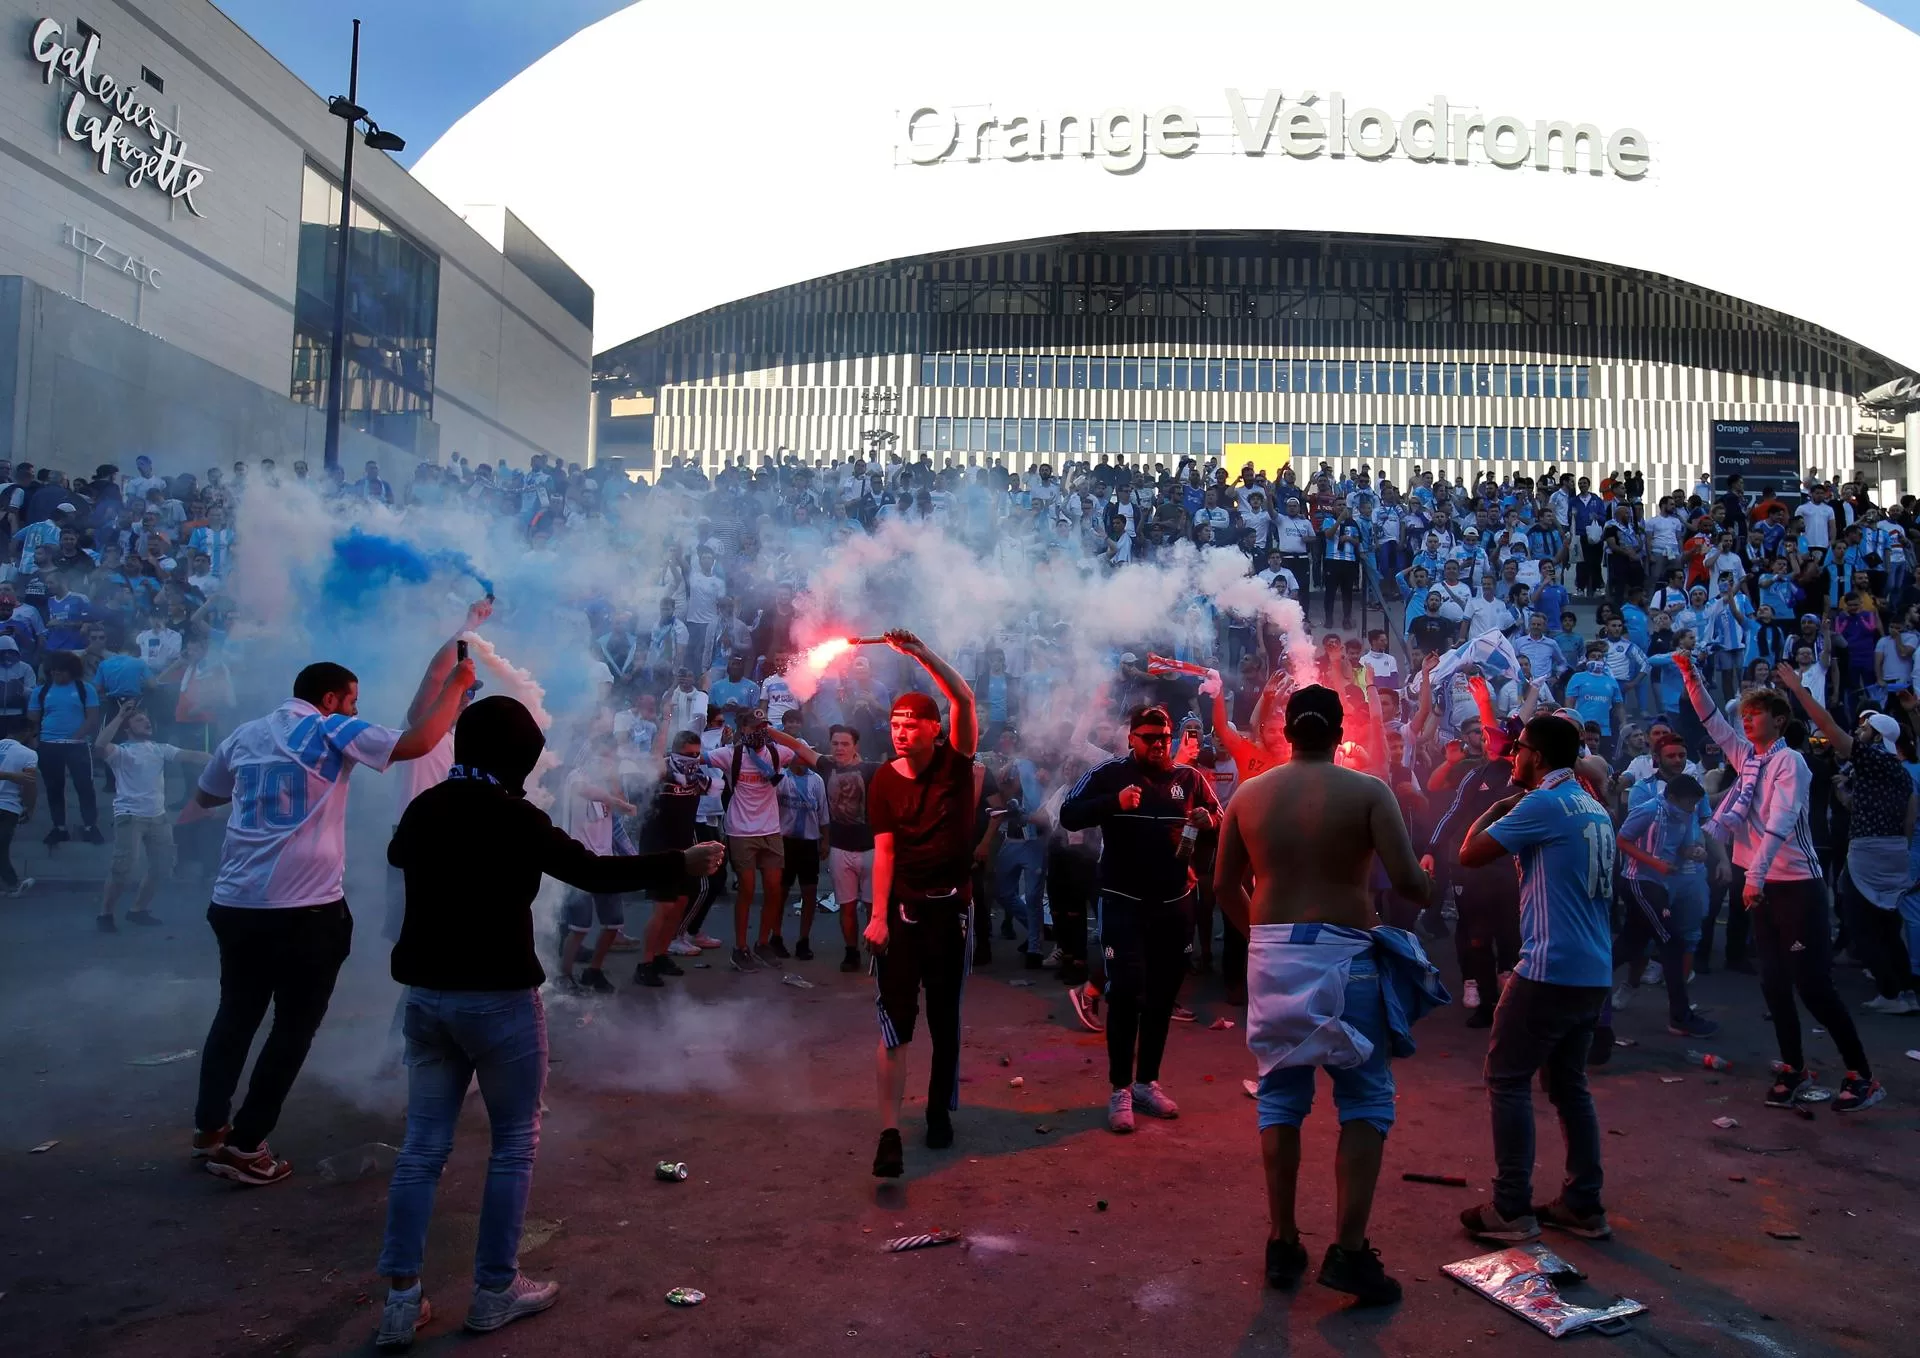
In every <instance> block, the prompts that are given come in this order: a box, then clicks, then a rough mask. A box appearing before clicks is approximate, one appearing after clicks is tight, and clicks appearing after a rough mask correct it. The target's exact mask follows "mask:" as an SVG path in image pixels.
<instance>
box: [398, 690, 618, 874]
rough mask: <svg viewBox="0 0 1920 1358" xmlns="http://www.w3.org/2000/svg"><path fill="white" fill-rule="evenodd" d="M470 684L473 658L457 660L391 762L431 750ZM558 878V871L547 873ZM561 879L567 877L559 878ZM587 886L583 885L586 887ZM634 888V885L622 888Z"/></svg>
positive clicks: (454, 717) (403, 736)
mask: <svg viewBox="0 0 1920 1358" xmlns="http://www.w3.org/2000/svg"><path fill="white" fill-rule="evenodd" d="M472 687H473V661H471V660H456V661H455V662H454V665H453V668H452V669H451V670H450V671H448V673H447V677H446V679H445V680H443V681H442V682H441V685H440V692H439V693H438V694H436V695H435V696H434V699H433V702H432V703H431V704H430V705H429V706H428V708H427V710H426V711H425V712H424V713H423V714H422V715H421V716H420V718H419V719H418V720H416V721H414V722H412V723H410V724H409V725H408V727H407V729H406V730H405V731H404V732H402V733H401V736H400V739H399V740H398V741H397V742H396V743H395V744H394V747H393V759H392V762H393V763H396V764H398V763H402V762H404V761H406V760H409V759H418V758H420V757H421V756H422V755H424V754H427V753H429V752H430V751H432V749H433V748H434V746H436V745H438V744H439V743H440V742H441V741H442V740H443V739H445V738H446V734H447V732H449V731H451V730H452V729H453V723H454V722H455V721H456V720H458V719H459V716H460V699H461V698H462V697H463V696H464V695H465V694H466V691H467V690H468V689H469V688H472ZM550 875H552V876H555V877H558V876H559V874H558V873H552V874H550ZM561 880H562V881H565V880H566V879H565V878H564V877H563V878H561ZM585 889H586V888H582V890H585ZM622 889H624V890H637V888H631V887H629V888H622Z"/></svg>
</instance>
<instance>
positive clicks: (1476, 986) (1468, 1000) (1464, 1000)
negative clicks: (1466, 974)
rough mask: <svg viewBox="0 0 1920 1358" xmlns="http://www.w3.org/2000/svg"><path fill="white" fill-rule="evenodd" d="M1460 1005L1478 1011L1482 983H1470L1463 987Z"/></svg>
mask: <svg viewBox="0 0 1920 1358" xmlns="http://www.w3.org/2000/svg"><path fill="white" fill-rule="evenodd" d="M1460 1003H1461V1004H1463V1005H1465V1006H1466V1007H1467V1008H1469V1009H1478V1008H1479V1007H1480V983H1479V982H1478V981H1468V982H1467V983H1466V985H1464V986H1462V987H1461V989H1460Z"/></svg>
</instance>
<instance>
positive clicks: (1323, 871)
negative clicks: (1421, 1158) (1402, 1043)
mask: <svg viewBox="0 0 1920 1358" xmlns="http://www.w3.org/2000/svg"><path fill="white" fill-rule="evenodd" d="M1341 725H1342V712H1341V706H1340V699H1339V697H1338V696H1337V695H1336V694H1335V693H1334V692H1333V691H1332V690H1331V689H1327V688H1322V687H1321V686H1319V685H1317V684H1315V685H1310V686H1309V687H1306V688H1302V689H1299V690H1296V691H1295V692H1294V694H1293V695H1292V697H1290V698H1289V699H1288V700H1287V726H1286V738H1287V741H1288V743H1289V745H1290V746H1291V747H1292V752H1293V757H1292V761H1291V762H1290V763H1287V764H1284V765H1282V766H1280V767H1279V768H1275V769H1271V770H1269V771H1268V772H1266V773H1263V774H1261V775H1260V776H1259V777H1257V778H1254V779H1251V780H1249V781H1248V782H1245V783H1243V784H1241V785H1240V787H1239V788H1238V789H1237V790H1236V791H1235V793H1234V796H1233V800H1232V801H1230V802H1228V803H1227V811H1226V820H1225V824H1224V825H1223V826H1222V828H1221V832H1220V854H1219V861H1218V863H1217V865H1216V867H1215V872H1214V892H1215V894H1216V896H1217V897H1218V899H1219V902H1220V908H1221V910H1222V912H1223V913H1224V914H1225V915H1226V917H1227V919H1228V920H1230V921H1232V922H1233V923H1234V925H1235V926H1236V927H1238V928H1240V929H1243V930H1248V932H1249V938H1250V955H1249V960H1248V967H1247V972H1248V977H1247V981H1248V999H1249V1005H1248V1009H1247V1044H1248V1046H1249V1047H1251V1048H1253V1050H1254V1052H1255V1054H1256V1056H1258V1057H1259V1058H1260V1062H1261V1065H1262V1068H1263V1069H1262V1074H1261V1079H1260V1089H1259V1094H1258V1096H1257V1097H1258V1100H1259V1105H1260V1155H1261V1159H1262V1161H1263V1163H1264V1164H1265V1167H1266V1175H1267V1208H1268V1213H1269V1216H1270V1227H1269V1230H1268V1235H1267V1281H1268V1282H1269V1283H1270V1284H1272V1285H1273V1286H1275V1287H1289V1286H1292V1285H1293V1283H1294V1282H1296V1281H1297V1280H1298V1279H1299V1278H1300V1276H1301V1275H1302V1274H1303V1273H1304V1272H1305V1271H1306V1267H1307V1253H1306V1250H1305V1248H1304V1247H1303V1246H1302V1245H1301V1243H1300V1228H1299V1226H1298V1224H1297V1223H1296V1222H1295V1220H1294V1189H1295V1180H1296V1178H1297V1177H1298V1175H1299V1171H1300V1124H1301V1123H1302V1122H1303V1121H1305V1119H1306V1115H1307V1112H1308V1111H1309V1110H1310V1109H1311V1108H1312V1106H1313V1086H1314V1078H1313V1068H1314V1066H1315V1065H1321V1064H1324V1065H1325V1066H1326V1068H1327V1074H1328V1075H1329V1076H1330V1077H1331V1078H1332V1080H1333V1097H1334V1103H1335V1104H1336V1106H1337V1107H1338V1108H1339V1111H1340V1148H1339V1152H1338V1155H1337V1157H1336V1159H1335V1163H1334V1178H1335V1182H1336V1184H1337V1185H1338V1199H1337V1214H1338V1218H1339V1220H1338V1228H1339V1234H1338V1238H1337V1239H1336V1240H1335V1242H1334V1243H1333V1244H1331V1245H1329V1246H1328V1247H1327V1255H1326V1259H1325V1261H1324V1262H1323V1263H1322V1264H1321V1267H1320V1275H1319V1281H1320V1282H1321V1283H1322V1284H1323V1285H1324V1286H1327V1287H1331V1288H1333V1289H1335V1290H1336V1291H1341V1292H1348V1293H1351V1294H1353V1295H1354V1296H1355V1297H1358V1298H1359V1299H1360V1304H1361V1305H1363V1306H1384V1305H1389V1304H1391V1303H1393V1302H1395V1301H1398V1300H1399V1299H1400V1284H1399V1283H1397V1282H1395V1281H1394V1280H1393V1279H1392V1278H1389V1277H1388V1276H1387V1275H1386V1273H1385V1271H1384V1270H1383V1269H1382V1268H1381V1266H1380V1256H1379V1254H1378V1252H1377V1251H1375V1250H1374V1249H1373V1248H1372V1247H1371V1246H1370V1245H1369V1244H1368V1243H1367V1218H1368V1215H1369V1214H1370V1213H1371V1211H1372V1209H1373V1191H1374V1185H1375V1183H1376V1182H1377V1181H1378V1179H1379V1177H1380V1160H1381V1155H1382V1152H1383V1151H1384V1150H1385V1147H1386V1138H1387V1131H1388V1129H1389V1128H1391V1127H1392V1126H1393V1111H1394V1110H1393V1073H1392V1071H1391V1069H1390V1068H1389V1066H1388V1049H1389V1045H1390V1044H1389V1037H1388V1032H1387V1021H1386V1004H1385V999H1384V997H1383V994H1382V989H1381V985H1382V982H1381V977H1380V972H1379V966H1378V964H1377V963H1376V961H1375V958H1376V952H1375V940H1374V936H1373V935H1371V934H1370V933H1368V932H1367V931H1368V930H1370V929H1371V928H1372V927H1373V926H1374V924H1375V923H1377V921H1376V919H1375V916H1374V908H1373V893H1372V891H1371V889H1370V886H1371V881H1370V878H1371V872H1372V866H1373V857H1374V855H1375V854H1376V853H1377V854H1378V855H1379V856H1380V861H1381V863H1382V864H1383V865H1384V866H1385V868H1386V871H1387V877H1388V879H1389V880H1390V881H1391V883H1392V885H1393V888H1394V890H1395V891H1398V892H1399V893H1400V894H1401V895H1402V896H1404V897H1405V898H1406V899H1407V900H1409V901H1414V902H1418V903H1420V904H1422V905H1424V904H1425V903H1426V901H1427V898H1428V895H1429V893H1430V891H1431V889H1432V884H1431V882H1430V880H1429V879H1428V877H1427V874H1426V873H1425V872H1423V871H1422V870H1421V868H1420V864H1419V862H1418V861H1417V860H1416V859H1415V857H1414V852H1413V842H1412V840H1411V839H1410V838H1409V837H1408V835H1407V827H1406V822H1405V821H1404V820H1402V819H1401V816H1400V808H1399V805H1398V804H1397V803H1396V802H1395V801H1394V798H1393V794H1392V793H1391V792H1390V791H1389V790H1388V788H1387V785H1386V784H1385V783H1383V782H1381V781H1380V780H1379V779H1377V778H1374V777H1371V776H1370V775H1367V774H1364V773H1357V772H1354V771H1353V770H1351V769H1343V768H1339V767H1337V766H1336V765H1335V763H1334V759H1333V756H1334V751H1335V749H1336V748H1337V747H1338V746H1339V744H1340V741H1341ZM1302 844H1310V845H1312V846H1314V847H1313V851H1312V852H1311V853H1306V854H1302V853H1300V852H1299V849H1298V846H1300V845H1302ZM1249 878H1251V879H1252V884H1253V890H1252V893H1251V899H1250V898H1249V892H1248V879H1249ZM1309 924H1312V925H1320V926H1323V927H1321V928H1318V929H1296V927H1295V926H1298V925H1309ZM1343 986H1344V991H1342V989H1341V987H1343ZM1343 994H1344V1001H1343V999H1342V995H1343ZM1309 1001H1312V1005H1313V1008H1314V1010H1315V1012H1317V1013H1320V1014H1323V1015H1324V1014H1328V1013H1335V1014H1341V1015H1342V1018H1343V1031H1344V1036H1340V1035H1329V1034H1327V1033H1324V1032H1321V1033H1316V1031H1315V1030H1316V1028H1317V1027H1318V1020H1315V1019H1312V1018H1311V1017H1310V1016H1308V1015H1307V1013H1306V1009H1307V1006H1308V1003H1309ZM1343 1002H1344V1010H1342V1008H1341V1005H1342V1003H1343ZM1356 1038H1357V1039H1363V1041H1355V1040H1354V1039H1356ZM1363 1046H1364V1047H1365V1048H1366V1050H1365V1052H1364V1053H1362V1051H1361V1048H1362V1047H1363ZM1343 1062H1344V1064H1342V1063H1343Z"/></svg>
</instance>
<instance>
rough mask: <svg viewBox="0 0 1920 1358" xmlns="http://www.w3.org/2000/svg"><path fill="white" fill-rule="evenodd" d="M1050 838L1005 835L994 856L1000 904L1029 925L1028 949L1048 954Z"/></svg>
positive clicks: (1041, 955)
mask: <svg viewBox="0 0 1920 1358" xmlns="http://www.w3.org/2000/svg"><path fill="white" fill-rule="evenodd" d="M1046 880H1047V842H1046V841H1045V840H1044V839H1005V840H1002V841H1001V842H1000V850H999V852H998V853H997V854H995V855H994V859H993V894H994V896H995V897H996V898H997V899H998V900H999V902H1000V908H1001V909H1002V910H1005V911H1006V912H1007V913H1008V914H1009V915H1012V916H1013V917H1014V918H1016V919H1018V920H1020V921H1021V923H1023V924H1025V925H1026V926H1027V943H1026V947H1025V949H1024V951H1026V952H1030V953H1033V954H1035V955H1037V956H1040V957H1045V956H1046V955H1047V943H1046V938H1047V930H1046V916H1045V911H1046V903H1045V902H1046V897H1045V893H1044V892H1043V891H1042V888H1043V887H1044V886H1045V884H1046Z"/></svg>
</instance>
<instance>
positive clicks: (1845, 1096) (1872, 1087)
mask: <svg viewBox="0 0 1920 1358" xmlns="http://www.w3.org/2000/svg"><path fill="white" fill-rule="evenodd" d="M1886 1097H1887V1091H1886V1090H1885V1089H1883V1088H1882V1087H1881V1085H1880V1082H1879V1081H1878V1080H1871V1079H1862V1078H1861V1077H1860V1076H1858V1075H1855V1074H1854V1073H1853V1072H1852V1071H1848V1072H1847V1078H1846V1079H1844V1080H1842V1081H1841V1082H1840V1092H1839V1093H1837V1094H1835V1095H1834V1096H1833V1111H1834V1112H1836V1113H1857V1112H1859V1111H1860V1110H1861V1109H1863V1108H1871V1107H1873V1106H1874V1105H1875V1104H1876V1103H1878V1102H1880V1100H1882V1099H1884V1098H1886Z"/></svg>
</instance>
